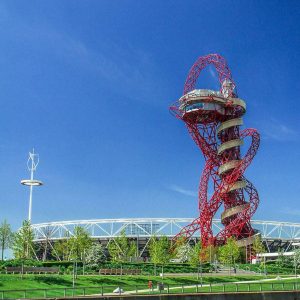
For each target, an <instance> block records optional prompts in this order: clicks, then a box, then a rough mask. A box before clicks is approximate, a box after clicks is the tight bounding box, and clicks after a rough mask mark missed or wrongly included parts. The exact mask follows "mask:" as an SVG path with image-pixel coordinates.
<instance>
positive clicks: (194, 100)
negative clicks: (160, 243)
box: [170, 54, 260, 246]
mask: <svg viewBox="0 0 300 300" xmlns="http://www.w3.org/2000/svg"><path fill="white" fill-rule="evenodd" d="M209 64H213V65H214V66H215V68H216V70H217V72H218V76H219V81H220V91H212V90H203V89H201V90H198V89H195V85H196V82H197V79H198V77H199V75H200V73H201V71H202V70H203V69H204V68H205V67H207V66H208V65H209ZM170 109H171V111H172V112H173V113H175V115H176V116H177V118H180V119H181V120H183V121H184V122H185V124H186V126H187V128H188V131H189V133H190V135H191V136H192V138H193V140H194V141H195V143H196V144H197V145H198V147H199V148H200V149H201V151H202V153H203V155H204V159H205V166H204V170H203V173H202V175H201V179H200V185H199V217H198V218H197V219H195V220H194V221H193V222H192V223H191V224H189V225H188V226H186V227H184V228H183V229H182V230H181V232H180V233H179V234H178V235H177V236H176V239H177V238H178V237H179V236H183V237H186V238H189V237H191V236H192V235H193V234H194V233H195V231H197V230H200V233H201V239H202V245H203V246H208V245H211V244H223V243H224V242H225V241H226V239H227V238H228V237H231V236H233V237H235V238H236V239H237V240H238V241H239V243H240V245H244V246H247V245H248V244H251V242H252V240H253V235H254V233H255V232H254V229H253V228H252V227H251V224H250V219H251V217H252V215H253V214H254V212H255V211H256V208H257V206H258V202H259V198H258V193H257V191H256V189H255V187H254V186H253V185H252V183H251V182H250V181H249V180H248V179H246V178H245V177H244V175H243V174H244V172H245V170H246V168H247V167H248V166H249V164H250V163H251V161H252V159H253V157H254V156H255V154H256V152H257V149H258V147H259V142H260V136H259V133H258V132H257V131H256V130H255V129H252V128H249V129H245V130H242V131H241V130H240V126H241V125H242V124H243V120H242V116H243V115H244V113H245V112H246V104H245V102H244V101H243V100H242V99H240V98H238V96H237V93H236V89H235V84H234V81H233V79H232V76H231V72H230V70H229V68H228V66H227V63H226V61H225V59H224V58H223V57H222V56H220V55H218V54H209V55H206V56H202V57H200V58H199V59H198V60H197V61H196V62H195V64H194V65H193V66H192V68H191V69H190V72H189V74H188V77H187V79H186V81H185V85H184V92H183V96H182V97H181V98H180V99H179V101H177V103H176V104H175V105H174V106H172V107H171V108H170ZM246 137H251V139H252V141H251V145H250V147H249V149H248V151H247V152H246V154H245V155H244V156H243V157H242V155H241V151H240V146H242V145H243V142H244V139H245V138H246ZM209 183H212V187H213V191H212V195H211V196H210V197H208V187H209ZM221 205H223V207H224V211H223V213H222V215H221V219H222V224H223V225H224V228H223V229H222V230H221V231H220V232H219V233H217V234H216V235H214V233H213V230H212V219H213V217H214V216H215V214H216V213H217V211H218V210H219V208H220V207H221Z"/></svg>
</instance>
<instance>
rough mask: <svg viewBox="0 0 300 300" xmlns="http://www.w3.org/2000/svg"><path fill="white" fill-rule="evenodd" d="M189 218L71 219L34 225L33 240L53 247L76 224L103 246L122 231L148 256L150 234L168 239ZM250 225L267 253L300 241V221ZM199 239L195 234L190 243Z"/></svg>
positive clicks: (215, 222) (284, 249) (217, 227)
mask: <svg viewBox="0 0 300 300" xmlns="http://www.w3.org/2000/svg"><path fill="white" fill-rule="evenodd" d="M192 220H193V219H192V218H132V219H94V220H74V221H61V222H49V223H40V224H33V225H32V229H33V231H34V236H35V238H34V242H35V243H36V244H40V245H42V244H48V245H49V249H51V247H53V243H54V242H55V241H56V240H60V239H65V238H66V236H73V235H74V228H75V227H76V226H81V227H83V228H84V229H85V230H86V231H88V232H89V234H90V235H91V237H92V238H93V239H94V240H96V241H99V242H100V243H101V244H103V245H104V246H106V245H107V244H108V243H109V242H110V241H112V240H113V239H114V238H115V237H117V236H118V235H120V233H121V232H122V231H123V230H124V231H125V233H126V235H127V236H128V237H129V238H130V239H131V240H134V241H136V243H137V248H138V252H139V253H138V256H139V257H147V256H148V250H147V246H148V242H149V240H150V238H151V237H152V236H156V237H158V238H159V237H161V236H167V237H168V238H169V239H170V240H171V239H174V237H175V236H176V235H177V234H178V232H180V230H182V228H184V226H186V225H187V224H189V223H191V221H192ZM251 224H252V226H253V227H254V228H255V229H256V230H257V231H258V232H259V233H260V234H261V237H262V241H263V242H264V244H265V248H266V249H267V250H268V252H269V253H276V254H277V253H278V252H279V251H282V252H289V251H291V250H292V249H293V245H294V244H295V243H298V242H300V223H289V222H276V221H262V220H253V221H252V222H251ZM222 226H223V225H222V223H221V220H220V219H214V220H213V229H214V231H215V233H218V232H219V231H220V230H221V228H222ZM199 239H200V235H199V233H198V234H197V233H195V235H193V236H192V237H191V238H190V239H189V242H190V243H195V242H196V241H198V240H199Z"/></svg>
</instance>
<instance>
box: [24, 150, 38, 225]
mask: <svg viewBox="0 0 300 300" xmlns="http://www.w3.org/2000/svg"><path fill="white" fill-rule="evenodd" d="M39 161H40V159H39V155H38V154H37V153H34V149H32V152H29V157H28V160H27V167H28V171H29V172H30V179H23V180H21V184H23V185H27V186H29V187H30V194H29V208H28V221H29V222H31V213H32V190H33V187H34V186H40V185H43V182H42V181H40V180H36V179H33V173H34V172H35V171H36V168H37V166H38V164H39Z"/></svg>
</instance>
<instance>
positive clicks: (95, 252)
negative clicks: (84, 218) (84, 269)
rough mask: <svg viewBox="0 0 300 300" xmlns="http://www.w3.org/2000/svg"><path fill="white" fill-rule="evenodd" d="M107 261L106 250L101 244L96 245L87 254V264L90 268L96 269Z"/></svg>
mask: <svg viewBox="0 0 300 300" xmlns="http://www.w3.org/2000/svg"><path fill="white" fill-rule="evenodd" d="M105 260H106V256H105V254H104V249H103V247H102V245H101V244H99V243H95V244H93V245H92V247H91V248H90V249H89V250H88V251H87V253H86V259H85V261H86V264H87V266H88V267H91V268H96V267H99V265H100V264H101V263H103V262H104V261H105Z"/></svg>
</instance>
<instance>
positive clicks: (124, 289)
mask: <svg viewBox="0 0 300 300" xmlns="http://www.w3.org/2000/svg"><path fill="white" fill-rule="evenodd" d="M299 288H300V282H297V281H291V282H289V281H285V282H251V283H249V282H248V283H247V282H245V283H243V282H241V283H219V284H203V285H201V284H191V285H186V284H185V285H183V284H182V285H178V284H172V285H171V284H162V283H161V284H158V285H157V287H156V286H155V287H151V288H149V287H148V286H147V285H119V286H115V285H114V286H106V285H103V286H97V287H74V288H73V287H68V288H47V289H46V288H43V289H19V290H0V299H25V298H31V299H34V298H45V299H46V298H53V297H77V296H88V295H97V296H109V295H118V294H120V295H121V294H124V293H126V294H140V295H149V294H192V293H237V292H267V291H298V290H299Z"/></svg>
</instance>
